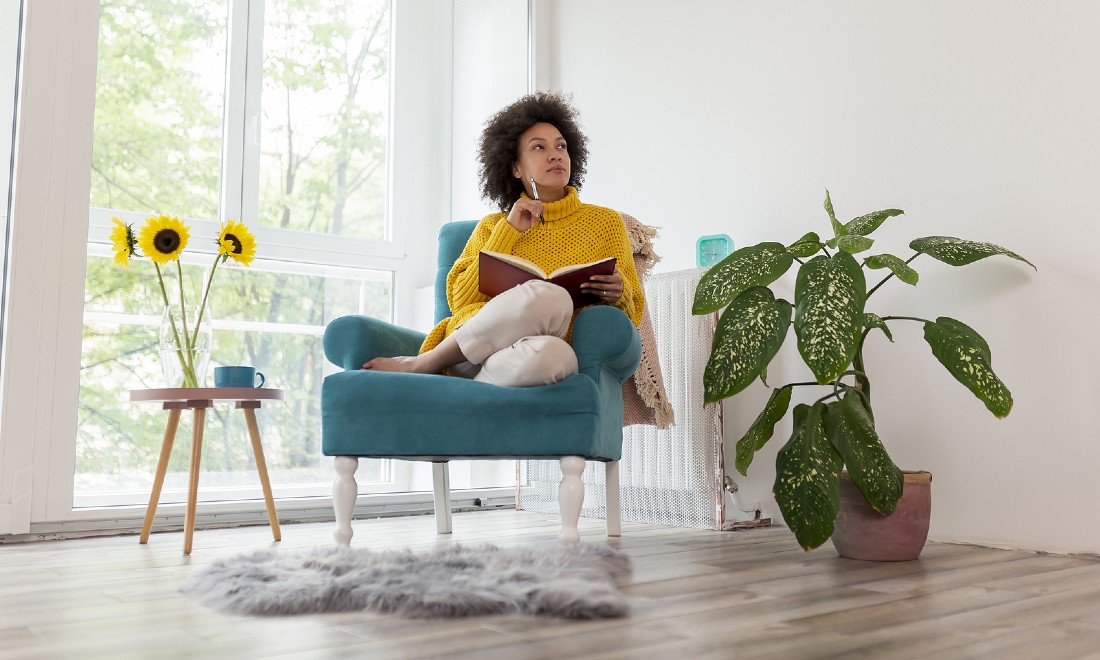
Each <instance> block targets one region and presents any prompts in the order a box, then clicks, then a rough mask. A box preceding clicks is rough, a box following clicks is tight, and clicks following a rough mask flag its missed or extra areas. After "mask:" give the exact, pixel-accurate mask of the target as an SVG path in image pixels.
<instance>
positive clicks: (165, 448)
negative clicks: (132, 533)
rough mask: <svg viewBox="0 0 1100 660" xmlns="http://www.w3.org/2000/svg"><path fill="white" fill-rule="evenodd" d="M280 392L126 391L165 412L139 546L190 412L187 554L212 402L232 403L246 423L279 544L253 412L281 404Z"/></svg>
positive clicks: (235, 389) (144, 540)
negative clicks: (270, 403) (183, 421)
mask: <svg viewBox="0 0 1100 660" xmlns="http://www.w3.org/2000/svg"><path fill="white" fill-rule="evenodd" d="M282 400H283V390H277V389H270V388H258V387H170V388H162V389H141V390H130V401H135V402H151V403H160V404H162V405H161V408H162V409H163V410H167V411H168V426H167V428H165V430H164V442H163V444H161V447H160V458H159V459H158V460H157V474H156V477H155V478H154V479H153V492H152V493H150V495H149V507H148V508H147V509H146V510H145V522H144V524H142V526H141V538H140V542H141V543H148V542H149V532H150V531H152V529H153V518H154V516H155V515H156V513H157V503H158V502H159V501H160V490H161V487H162V486H163V485H164V475H165V473H166V472H167V471H168V459H169V457H170V456H171V455H172V443H173V442H174V441H175V438H176V428H177V427H178V426H179V422H180V413H181V412H182V411H184V410H190V411H192V414H193V415H194V424H193V426H194V429H193V431H192V436H191V468H190V472H189V474H188V477H189V484H188V488H187V514H186V516H185V517H184V524H183V554H185V555H189V554H191V540H192V537H193V536H194V533H195V505H196V503H197V501H198V490H199V460H200V458H201V456H202V432H203V426H204V425H205V423H206V409H207V408H211V407H213V405H214V403H215V402H226V403H234V404H236V405H235V407H236V408H239V409H241V410H243V411H244V416H245V420H246V421H247V422H248V435H249V438H250V439H251V441H252V452H253V454H255V456H256V470H257V471H258V472H259V473H260V485H261V486H263V491H264V502H265V503H266V504H267V519H268V521H269V522H270V523H271V532H272V534H274V535H275V540H276V541H279V540H280V539H281V538H282V534H281V533H280V531H279V518H278V516H276V514H275V500H274V498H272V496H271V482H270V481H269V480H268V478H267V463H266V462H265V461H264V450H263V446H262V445H261V444H260V427H259V425H258V424H257V423H256V409H257V408H259V407H260V405H261V403H262V402H264V401H282Z"/></svg>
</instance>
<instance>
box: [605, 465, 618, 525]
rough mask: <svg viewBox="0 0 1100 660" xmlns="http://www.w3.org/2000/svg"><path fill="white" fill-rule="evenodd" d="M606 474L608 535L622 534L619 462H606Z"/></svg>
mask: <svg viewBox="0 0 1100 660" xmlns="http://www.w3.org/2000/svg"><path fill="white" fill-rule="evenodd" d="M604 475H605V476H604V482H605V484H606V485H605V488H606V492H605V493H604V498H605V500H606V501H607V535H608V536H622V535H623V531H622V512H621V511H620V509H619V502H620V497H619V462H618V461H608V462H606V463H604Z"/></svg>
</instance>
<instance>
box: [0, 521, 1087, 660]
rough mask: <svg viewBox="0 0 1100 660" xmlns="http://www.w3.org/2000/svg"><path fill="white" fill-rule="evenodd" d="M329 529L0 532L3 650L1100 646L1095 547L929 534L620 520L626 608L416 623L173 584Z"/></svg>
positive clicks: (527, 535)
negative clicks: (268, 612)
mask: <svg viewBox="0 0 1100 660" xmlns="http://www.w3.org/2000/svg"><path fill="white" fill-rule="evenodd" d="M558 525H559V522H558V519H557V517H556V516H548V515H544V514H537V513H527V512H517V511H504V510H496V511H484V512H470V513H460V514H456V515H455V516H454V529H455V531H454V533H453V534H451V535H438V534H436V533H435V522H434V520H433V519H432V518H431V517H426V516H415V517H408V518H386V519H375V520H364V521H356V523H355V525H354V527H355V538H354V539H353V545H354V546H355V547H365V548H371V549H377V550H382V549H390V548H411V549H413V550H417V551H424V550H428V549H430V548H432V547H435V546H438V545H440V544H449V543H464V544H471V543H482V542H493V543H496V544H498V545H506V546H507V545H519V544H548V543H553V542H554V539H555V537H556V535H557V532H558ZM331 532H332V526H331V524H321V523H316V524H313V523H311V524H294V525H291V524H288V525H284V526H283V541H282V542H281V543H273V542H272V541H271V535H270V530H269V529H268V528H267V527H242V528H231V529H225V528H222V529H208V530H198V531H196V533H195V541H194V551H193V552H192V554H191V556H190V557H187V556H184V555H183V554H182V547H183V534H182V533H181V532H163V533H157V534H153V536H152V537H151V538H150V541H149V544H147V545H140V544H139V543H138V540H137V536H136V535H126V536H114V537H95V538H83V539H71V540H62V541H38V542H32V543H14V544H5V545H0V658H4V659H7V658H13V659H14V658H27V659H31V658H34V659H38V658H49V659H53V658H81V659H87V658H153V657H155V658H158V659H160V658H184V657H203V658H285V659H290V658H302V659H305V658H310V659H312V658H353V657H356V658H362V657H370V658H437V657H448V658H471V659H472V658H477V659H478V660H491V659H493V658H502V659H503V658H508V659H509V660H511V659H515V658H555V659H560V658H593V659H596V658H599V659H611V658H641V659H648V658H654V659H656V658H692V660H697V659H703V658H831V657H836V658H860V657H866V658H876V659H878V658H918V657H919V658H952V659H953V658H979V657H997V658H1042V659H1043V660H1056V659H1061V658H1084V657H1097V658H1100V653H1098V650H1100V561H1097V560H1094V559H1090V558H1079V557H1063V556H1057V555H1050V554H1042V553H1030V552H1024V551H1012V550H997V549H991V548H981V547H973V546H965V545H956V544H937V543H931V544H929V545H928V547H927V548H926V549H925V552H924V554H923V555H922V557H921V559H920V560H919V561H915V562H899V563H875V562H859V561H850V560H845V559H841V558H839V557H837V556H836V553H835V552H834V551H833V549H832V547H831V546H829V545H826V546H825V547H823V548H820V549H818V550H816V551H814V552H812V553H805V552H803V551H802V550H801V549H800V548H799V547H798V546H797V544H796V543H795V541H794V538H793V536H792V535H791V533H790V532H789V531H788V530H786V529H784V528H780V527H770V528H760V529H751V530H746V531H738V532H711V531H705V530H695V529H681V528H674V527H663V526H657V525H640V524H632V523H624V525H623V536H622V537H621V538H619V539H608V538H607V537H605V536H604V534H603V522H602V521H600V520H588V519H584V520H582V521H581V532H582V535H583V541H584V542H585V543H609V544H610V545H612V546H614V547H616V548H619V549H620V550H622V551H623V552H625V553H626V554H628V555H629V556H630V557H631V561H632V562H633V566H634V570H633V574H632V575H631V576H630V578H628V579H626V580H624V581H623V583H622V585H621V586H622V589H623V591H624V593H625V594H626V595H627V597H628V599H629V601H630V604H631V614H630V616H628V617H625V618H623V619H612V620H602V621H584V622H576V621H566V620H559V619H546V618H534V617H521V616H488V617H471V618H467V619H452V620H438V621H423V620H413V619H402V618H399V617H393V616H386V615H378V614H368V613H341V614H330V615H309V616H298V617H270V618H262V617H244V616H230V615H224V614H220V613H218V612H215V611H212V610H209V609H206V608H204V607H202V606H201V605H198V604H196V603H194V602H192V601H191V600H189V599H188V598H186V597H185V596H183V594H181V593H180V592H179V585H180V583H181V582H182V581H183V580H184V579H185V578H186V577H187V576H188V575H190V574H191V573H192V572H194V571H195V570H198V569H199V568H201V567H202V566H205V565H206V564H209V563H210V562H212V561H214V560H216V559H220V558H223V557H231V556H235V555H237V554H239V553H243V552H250V551H255V550H260V549H265V548H271V547H275V548H280V549H291V548H309V547H318V546H327V545H329V544H331Z"/></svg>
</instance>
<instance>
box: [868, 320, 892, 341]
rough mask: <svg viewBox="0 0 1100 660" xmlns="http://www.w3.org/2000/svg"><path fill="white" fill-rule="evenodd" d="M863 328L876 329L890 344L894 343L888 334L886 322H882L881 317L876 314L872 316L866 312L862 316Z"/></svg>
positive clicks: (888, 329)
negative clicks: (880, 331)
mask: <svg viewBox="0 0 1100 660" xmlns="http://www.w3.org/2000/svg"><path fill="white" fill-rule="evenodd" d="M863 327H865V328H878V329H879V330H882V332H883V333H884V334H885V335H886V338H887V339H889V340H890V343H893V342H894V335H892V334H891V333H890V328H889V327H888V326H887V325H886V321H883V320H882V317H881V316H879V315H878V314H872V313H870V312H866V313H865V314H864V315H863Z"/></svg>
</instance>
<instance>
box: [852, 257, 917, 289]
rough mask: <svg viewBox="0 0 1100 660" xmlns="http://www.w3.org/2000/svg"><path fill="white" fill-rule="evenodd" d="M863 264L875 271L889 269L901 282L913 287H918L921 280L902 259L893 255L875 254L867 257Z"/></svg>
mask: <svg viewBox="0 0 1100 660" xmlns="http://www.w3.org/2000/svg"><path fill="white" fill-rule="evenodd" d="M863 263H864V264H866V265H867V267H868V268H871V269H873V270H879V269H880V268H889V269H890V271H891V272H893V273H894V276H896V277H897V278H898V279H899V280H901V281H902V282H905V283H906V284H911V285H913V286H916V285H917V280H919V279H920V275H919V274H918V273H917V271H915V270H913V268H912V267H911V266H910V265H909V264H907V263H905V262H904V261H902V260H901V259H900V258H898V257H895V256H894V255H892V254H875V255H871V256H870V257H867V258H866V259H864V260H863Z"/></svg>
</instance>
